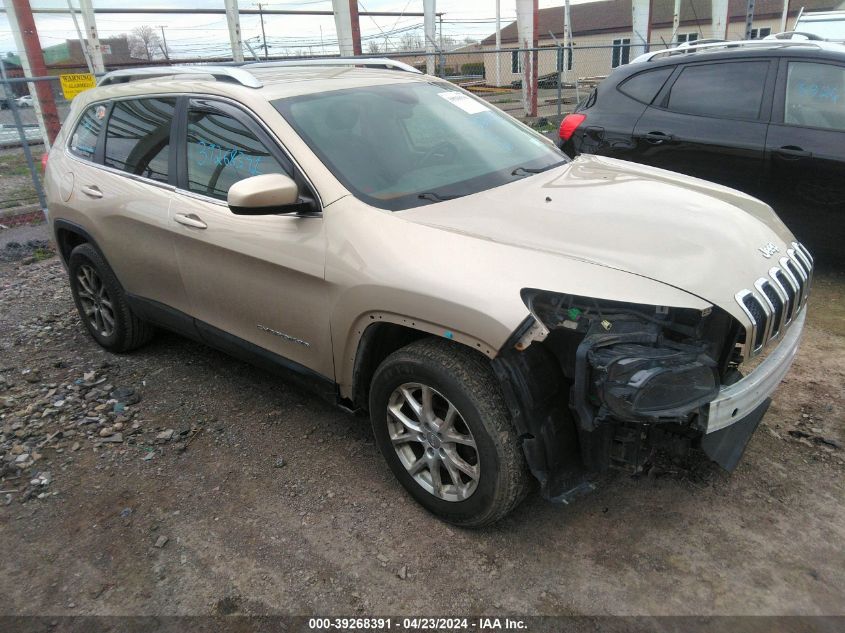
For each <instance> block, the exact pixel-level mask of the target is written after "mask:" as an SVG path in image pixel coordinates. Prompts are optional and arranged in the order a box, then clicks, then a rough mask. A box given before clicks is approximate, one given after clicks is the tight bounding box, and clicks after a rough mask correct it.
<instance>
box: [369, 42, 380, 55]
mask: <svg viewBox="0 0 845 633" xmlns="http://www.w3.org/2000/svg"><path fill="white" fill-rule="evenodd" d="M367 52H368V53H369V54H370V55H377V54H378V53H380V52H381V49H380V48H379V45H378V42H376V41H375V40H370V41H369V42H367Z"/></svg>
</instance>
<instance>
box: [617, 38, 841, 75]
mask: <svg viewBox="0 0 845 633" xmlns="http://www.w3.org/2000/svg"><path fill="white" fill-rule="evenodd" d="M750 44H751V45H749V42H741V41H733V42H719V43H715V44H707V45H704V46H699V47H695V46H691V47H678V48H669V49H661V50H659V51H651V52H650V53H645V54H644V55H640V56H639V57H637V58H636V59H634V60H632V61H631V63H629V64H625V65H624V66H619V67H618V68H616V69H614V71H613V73H612V74H611V75H610V78H612V79H613V81H614V82H619V81H622V80H623V79H627V78H628V77H630V76H631V75H634V74H636V73H638V72H642V71H644V70H650V69H652V68H662V67H666V66H675V65H677V64H692V63H699V62H716V61H728V60H735V59H736V60H738V59H761V58H770V59H771V58H780V57H792V58H806V59H814V60H827V61H839V62H845V45H843V44H840V43H838V42H827V41H801V42H798V41H794V42H789V43H785V42H783V41H779V40H753V41H752V42H751V43H750Z"/></svg>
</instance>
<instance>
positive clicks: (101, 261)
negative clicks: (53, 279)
mask: <svg viewBox="0 0 845 633" xmlns="http://www.w3.org/2000/svg"><path fill="white" fill-rule="evenodd" d="M68 274H69V276H70V289H71V292H72V293H73V301H74V303H75V304H76V309H77V310H78V311H79V317H80V318H81V319H82V323H83V324H84V325H85V328H86V329H87V330H88V333H89V334H90V335H91V336H92V337H93V339H94V340H95V341H97V343H99V344H100V346H101V347H104V348H105V349H107V350H109V351H110V352H128V351H130V350H133V349H135V348H137V347H140V346H141V345H143V344H144V343H146V342H148V341H149V340H150V339H151V338H152V336H153V328H152V326H151V325H150V324H148V323H146V322H144V321H142V320H141V319H140V318H138V317H137V316H136V315H135V313H134V312H132V310H131V308H130V307H129V304H128V303H127V301H126V293H125V292H124V291H123V288H122V287H121V285H120V282H119V281H118V280H117V277H116V276H115V274H114V271H112V269H111V267H110V266H109V265H108V263H107V262H106V260H105V258H104V257H103V255H102V254H101V253H100V251H98V250H97V249H96V248H94V247H93V246H91V245H90V244H87V243H86V244H80V245H79V246H77V247H76V248H74V249H73V251H72V252H71V254H70V257H69V258H68Z"/></svg>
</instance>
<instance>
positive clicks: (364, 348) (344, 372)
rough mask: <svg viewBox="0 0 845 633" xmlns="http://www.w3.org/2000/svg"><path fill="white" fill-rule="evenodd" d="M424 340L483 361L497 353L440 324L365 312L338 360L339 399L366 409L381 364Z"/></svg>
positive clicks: (483, 343) (469, 336)
mask: <svg viewBox="0 0 845 633" xmlns="http://www.w3.org/2000/svg"><path fill="white" fill-rule="evenodd" d="M427 337H439V338H445V339H447V340H450V341H453V342H455V343H457V344H459V345H462V346H464V347H467V348H468V349H472V350H473V351H475V352H476V353H479V354H483V355H484V356H486V357H487V358H494V357H495V356H496V353H497V351H496V349H494V348H493V347H492V346H490V345H488V344H487V343H485V342H484V341H481V340H480V339H477V338H475V337H473V336H471V335H468V334H464V333H462V332H458V331H453V330H449V329H448V328H444V327H443V326H441V325H437V324H434V323H430V322H427V321H423V320H420V319H415V318H411V317H407V316H402V315H398V314H394V313H390V312H378V311H376V312H369V313H367V314H364V315H362V316H361V317H360V318H359V319H358V320H357V321H356V323H355V325H354V326H353V328H352V330H351V336H350V337H349V339H350V340H349V343H348V344H347V346H346V353H345V354H344V355H343V357H342V358H341V359H340V361H341V362H340V364H339V367H338V369H339V371H338V377H339V381H338V383H339V387H340V392H341V396H342V397H343V398H346V399H348V400H350V401H351V402H352V404H353V405H354V406H355V407H359V408H362V409H366V408H367V406H368V398H369V396H368V394H369V388H370V383H371V381H372V378H373V375H374V374H375V371H376V369H377V368H378V366H379V365H380V364H381V362H382V361H383V360H384V359H385V358H387V357H388V356H389V355H390V354H392V353H393V352H395V351H397V350H399V349H401V348H402V347H405V346H406V345H408V344H410V343H412V342H414V341H416V340H419V339H422V338H427Z"/></svg>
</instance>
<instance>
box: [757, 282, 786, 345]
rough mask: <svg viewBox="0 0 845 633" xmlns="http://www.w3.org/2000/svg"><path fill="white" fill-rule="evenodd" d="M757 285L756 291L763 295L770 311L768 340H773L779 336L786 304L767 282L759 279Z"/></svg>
mask: <svg viewBox="0 0 845 633" xmlns="http://www.w3.org/2000/svg"><path fill="white" fill-rule="evenodd" d="M757 284H759V285H757ZM757 284H755V285H756V286H757V289H758V290H759V291H760V292H762V293H763V298H764V299H766V301H768V303H769V308H771V310H772V328H771V334H769V338H774V337H775V336H777V335H778V334H780V326H781V324H782V323H783V308H784V306H785V305H786V304H785V302H784V300H783V299H782V298H781V296H780V295H779V294H778V292H777V291H776V290H775V287H774V286H773V285H772V284H771V283H770V282H769V281H767V280H765V279H761V280H760V281H759V282H757Z"/></svg>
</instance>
